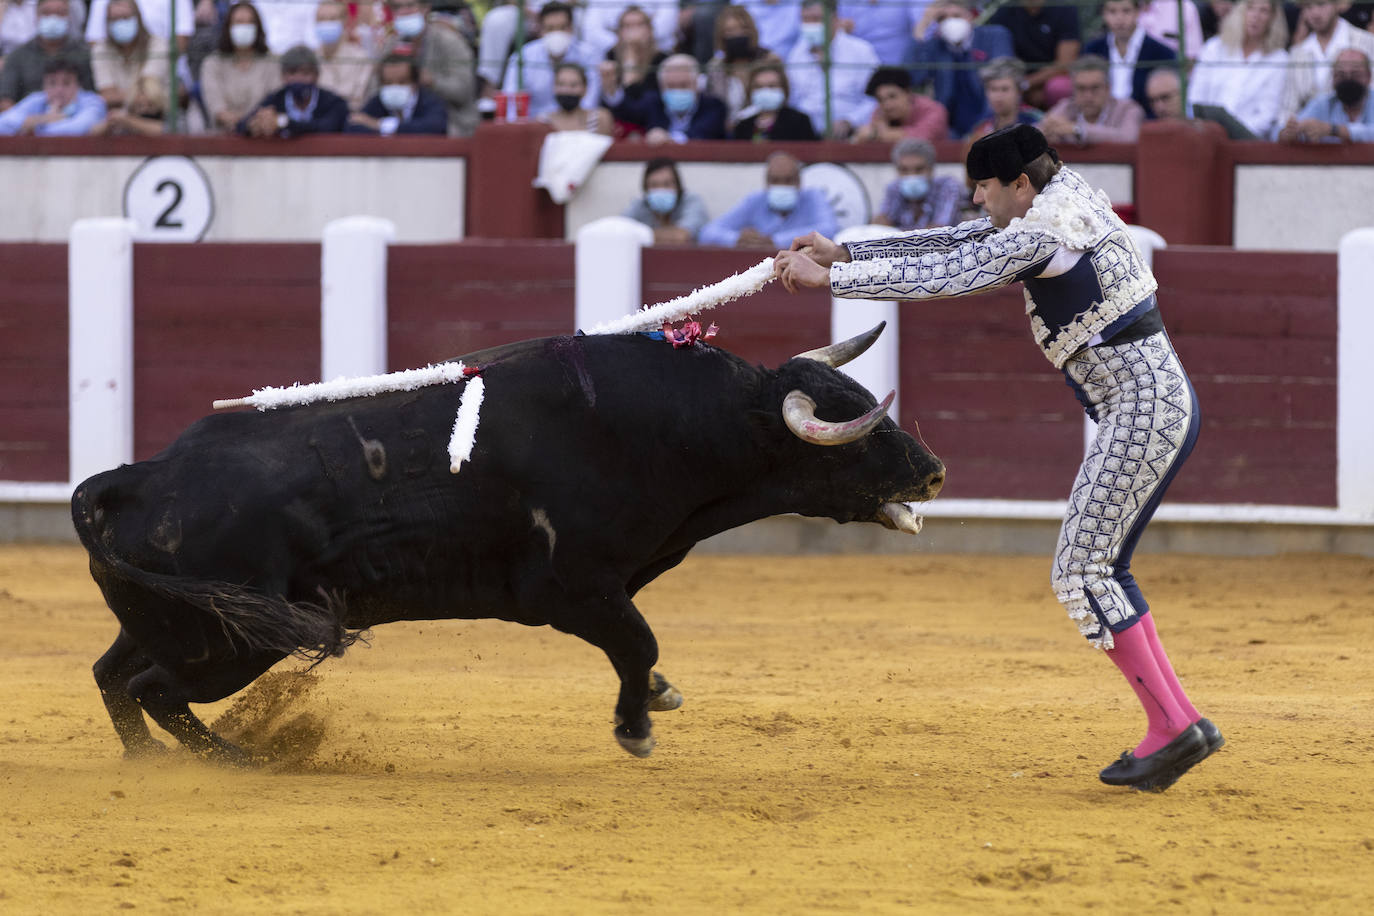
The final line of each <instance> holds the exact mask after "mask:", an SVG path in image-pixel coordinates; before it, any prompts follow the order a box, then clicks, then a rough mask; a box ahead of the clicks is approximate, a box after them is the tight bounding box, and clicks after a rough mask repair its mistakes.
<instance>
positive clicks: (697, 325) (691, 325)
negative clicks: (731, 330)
mask: <svg viewBox="0 0 1374 916" xmlns="http://www.w3.org/2000/svg"><path fill="white" fill-rule="evenodd" d="M719 331H720V328H718V327H716V326H715V325H714V324H712V325H710V326H709V327H708V328H707V329H706V330H705V331H703V330H702V329H701V322H699V321H686V322H683V324H682V327H680V328H675V327H673V326H672V325H671V324H666V323H665V324H664V325H663V339H664V340H666V341H668V342H669V343H670V344H672V345H673V348H674V349H677V348H679V347H690V346H692V345H693V344H695V343H696V342H697V341H698V340H710V339H711V338H712V337H715V336H716V334H717V333H718V332H719Z"/></svg>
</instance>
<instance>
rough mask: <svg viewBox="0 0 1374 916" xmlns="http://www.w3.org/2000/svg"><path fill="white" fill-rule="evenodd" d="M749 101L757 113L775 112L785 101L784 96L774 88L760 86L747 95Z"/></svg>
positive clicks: (779, 90)
mask: <svg viewBox="0 0 1374 916" xmlns="http://www.w3.org/2000/svg"><path fill="white" fill-rule="evenodd" d="M749 101H750V102H752V103H753V105H754V107H755V108H757V109H758V110H759V111H777V110H778V109H779V108H781V107H782V103H783V102H784V101H786V96H784V95H783V93H782V90H781V89H779V88H777V87H776V86H760V87H759V88H758V89H755V90H754V91H753V92H751V93H750V94H749Z"/></svg>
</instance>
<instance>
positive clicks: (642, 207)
mask: <svg viewBox="0 0 1374 916" xmlns="http://www.w3.org/2000/svg"><path fill="white" fill-rule="evenodd" d="M643 189H644V196H643V197H640V198H638V199H636V200H635V201H633V202H632V203H631V204H630V206H629V207H628V208H626V210H625V215H626V216H627V217H629V218H630V219H632V220H634V221H636V222H639V223H643V224H644V225H646V226H648V227H649V228H650V229H652V230H653V231H654V244H655V245H690V244H691V243H692V242H695V241H696V239H697V233H698V232H700V231H701V227H702V226H704V225H706V205H705V204H703V203H702V202H701V197H700V196H698V195H696V194H693V193H692V192H691V191H687V190H685V189H684V188H683V187H682V176H680V175H679V174H678V171H677V163H675V162H674V161H673V160H671V159H668V158H666V157H663V158H659V159H650V160H649V161H648V162H647V163H646V164H645V165H644V179H643Z"/></svg>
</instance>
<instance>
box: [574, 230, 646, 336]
mask: <svg viewBox="0 0 1374 916" xmlns="http://www.w3.org/2000/svg"><path fill="white" fill-rule="evenodd" d="M653 243H654V233H653V230H652V229H650V228H649V227H648V226H646V225H644V224H643V223H639V222H635V221H634V220H632V219H627V218H626V217H623V216H607V217H605V218H604V219H598V220H593V221H592V222H590V223H587V224H586V225H585V226H583V227H582V228H581V229H578V230H577V243H576V244H577V247H576V249H575V254H574V262H575V265H576V268H575V277H576V279H575V284H576V285H575V291H576V292H575V297H574V298H575V306H574V322H575V325H576V327H578V328H582V329H583V330H586V329H589V328H594V327H596V326H597V325H598V324H601V323H602V322H604V321H613V320H615V319H616V318H623V317H624V316H626V315H628V314H630V313H631V312H634V311H637V310H638V309H639V307H640V306H641V305H643V304H644V299H643V296H644V292H643V288H642V276H641V275H642V273H643V268H642V266H641V264H640V252H641V250H642V249H643V248H644V246H646V245H652V244H653Z"/></svg>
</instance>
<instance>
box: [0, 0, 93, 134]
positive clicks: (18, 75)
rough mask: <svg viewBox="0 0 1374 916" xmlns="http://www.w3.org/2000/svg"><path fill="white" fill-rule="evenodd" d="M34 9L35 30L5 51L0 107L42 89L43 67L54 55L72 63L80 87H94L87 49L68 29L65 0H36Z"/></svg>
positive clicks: (54, 57) (69, 14) (0, 109)
mask: <svg viewBox="0 0 1374 916" xmlns="http://www.w3.org/2000/svg"><path fill="white" fill-rule="evenodd" d="M36 12H37V23H38V24H37V32H36V34H35V35H34V37H33V38H31V39H29V40H28V41H26V42H24V43H23V44H22V45H20V46H19V47H17V48H15V49H14V50H13V51H11V52H10V53H9V54H8V55H6V57H5V64H4V67H3V68H0V111H4V110H5V109H6V108H9V107H10V106H11V105H13V104H15V103H16V102H18V101H19V100H20V99H24V98H28V97H29V96H30V95H32V94H33V93H35V92H40V91H42V89H43V84H44V82H45V77H46V75H47V69H46V67H47V65H48V63H49V62H50V61H53V60H55V59H57V58H58V57H61V58H62V59H63V60H64V61H68V62H70V63H71V64H72V65H73V66H75V67H76V72H77V81H78V82H79V83H80V85H81V88H82V89H85V90H94V89H95V78H94V77H93V76H92V74H91V52H90V51H89V50H88V49H87V48H86V46H85V45H84V44H83V43H82V42H81V39H80V38H78V37H77V36H76V35H74V34H73V33H72V23H71V6H70V4H69V3H68V2H67V0H39V2H38V6H37V9H36Z"/></svg>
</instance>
